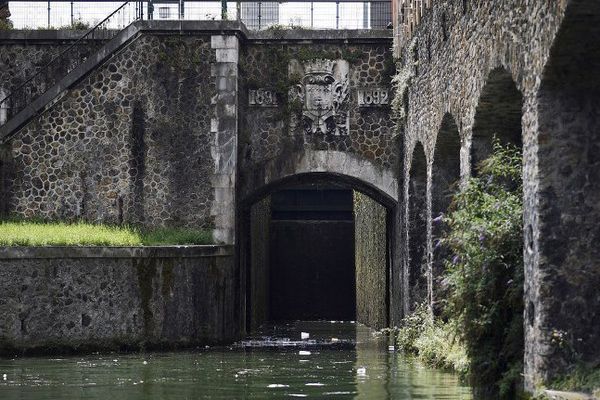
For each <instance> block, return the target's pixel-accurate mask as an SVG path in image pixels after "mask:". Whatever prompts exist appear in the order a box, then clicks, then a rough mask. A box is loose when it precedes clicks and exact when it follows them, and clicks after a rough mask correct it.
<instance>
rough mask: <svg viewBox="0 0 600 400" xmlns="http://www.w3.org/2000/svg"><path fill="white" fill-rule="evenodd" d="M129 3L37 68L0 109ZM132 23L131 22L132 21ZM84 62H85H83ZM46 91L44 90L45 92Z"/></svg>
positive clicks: (13, 91)
mask: <svg viewBox="0 0 600 400" xmlns="http://www.w3.org/2000/svg"><path fill="white" fill-rule="evenodd" d="M129 3H131V1H126V2H124V3H123V4H121V5H120V6H119V7H118V8H117V9H116V10H114V11H113V12H111V13H110V14H109V15H108V16H107V17H106V18H104V19H103V20H102V21H100V22H98V23H97V24H96V25H95V26H94V27H93V28H91V29H89V30H88V31H87V32H86V33H85V34H84V35H83V36H81V37H80V38H79V39H77V40H76V41H75V42H73V43H72V44H71V45H70V46H69V47H67V48H66V49H64V50H63V51H61V52H60V53H59V54H58V55H56V56H55V57H54V58H53V59H51V60H50V61H49V62H48V63H47V64H46V65H44V66H43V67H41V68H38V70H37V71H36V72H35V73H34V74H33V75H31V76H30V77H29V78H28V79H27V80H25V81H24V82H23V83H21V84H20V85H19V86H17V87H16V88H14V89H13V90H11V91H10V93H9V94H8V95H6V96H5V97H4V98H3V99H2V100H0V108H2V105H3V104H4V103H6V102H7V101H8V100H9V99H10V98H11V97H14V96H15V95H16V94H17V93H20V92H21V90H22V89H24V88H25V86H27V84H29V83H31V82H32V81H33V80H34V79H35V78H36V77H38V76H39V75H40V74H41V73H42V72H44V71H46V70H47V69H48V68H49V67H50V66H51V65H53V64H54V63H55V62H56V61H57V60H59V59H60V58H61V57H63V56H64V55H65V54H67V53H68V52H69V51H71V50H72V49H73V48H75V46H78V45H79V44H80V43H81V42H82V41H84V40H85V39H87V38H88V37H89V36H90V35H91V34H92V33H95V32H96V31H98V30H99V28H100V26H101V25H102V24H104V23H105V22H106V21H108V20H109V19H110V18H112V17H113V16H114V15H115V14H117V13H118V12H119V11H121V10H122V9H123V8H124V7H125V6H127V5H128V4H129ZM136 20H137V16H136V19H134V21H136ZM132 22H133V21H132ZM84 61H85V60H84ZM47 90H48V89H46V91H47ZM46 91H44V92H43V93H41V94H40V95H42V94H44V93H46ZM19 111H21V110H17V113H18V112H19ZM12 114H13V115H15V114H16V113H15V112H12Z"/></svg>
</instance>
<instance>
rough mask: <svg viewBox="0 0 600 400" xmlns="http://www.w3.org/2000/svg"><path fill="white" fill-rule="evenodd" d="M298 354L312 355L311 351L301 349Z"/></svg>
mask: <svg viewBox="0 0 600 400" xmlns="http://www.w3.org/2000/svg"><path fill="white" fill-rule="evenodd" d="M298 354H299V355H301V356H310V354H311V353H310V351H306V350H300V351H299V352H298Z"/></svg>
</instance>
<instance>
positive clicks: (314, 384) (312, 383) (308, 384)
mask: <svg viewBox="0 0 600 400" xmlns="http://www.w3.org/2000/svg"><path fill="white" fill-rule="evenodd" d="M304 386H325V384H323V383H319V382H311V383H307V384H305V385H304Z"/></svg>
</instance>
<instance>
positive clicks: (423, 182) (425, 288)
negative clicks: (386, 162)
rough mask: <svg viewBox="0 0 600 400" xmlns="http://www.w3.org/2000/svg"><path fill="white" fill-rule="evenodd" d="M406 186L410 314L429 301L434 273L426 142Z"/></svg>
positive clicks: (406, 281) (407, 301) (416, 155)
mask: <svg viewBox="0 0 600 400" xmlns="http://www.w3.org/2000/svg"><path fill="white" fill-rule="evenodd" d="M406 184H407V187H406V188H405V195H406V196H407V199H406V205H405V207H406V209H405V229H406V238H405V240H406V243H405V246H404V247H405V249H406V251H405V256H404V267H403V277H404V278H403V299H402V302H403V304H404V315H405V316H407V315H410V314H411V313H412V312H413V311H414V310H415V308H416V307H417V306H418V305H419V304H422V303H423V302H424V301H429V298H430V296H429V288H430V281H431V274H430V271H428V262H427V261H428V260H427V221H428V219H429V214H430V209H429V207H428V205H427V158H426V156H425V150H424V148H423V145H422V144H421V143H420V142H418V143H417V144H416V146H415V148H414V149H413V152H412V158H411V164H410V173H409V176H408V180H407V182H406Z"/></svg>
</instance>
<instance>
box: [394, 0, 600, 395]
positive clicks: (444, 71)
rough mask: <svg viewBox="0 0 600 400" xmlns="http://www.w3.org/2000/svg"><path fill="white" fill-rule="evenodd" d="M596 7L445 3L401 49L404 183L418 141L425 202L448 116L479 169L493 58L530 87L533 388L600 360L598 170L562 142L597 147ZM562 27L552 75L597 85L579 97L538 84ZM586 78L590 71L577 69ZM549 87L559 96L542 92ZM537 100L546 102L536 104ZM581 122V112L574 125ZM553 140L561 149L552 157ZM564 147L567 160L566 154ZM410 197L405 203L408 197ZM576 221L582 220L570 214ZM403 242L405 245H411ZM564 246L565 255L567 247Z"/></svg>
mask: <svg viewBox="0 0 600 400" xmlns="http://www.w3.org/2000/svg"><path fill="white" fill-rule="evenodd" d="M598 15H600V7H599V3H598V2H593V1H583V0H570V1H557V2H547V1H540V0H526V1H521V0H519V1H517V0H499V1H493V2H491V1H490V2H441V1H438V2H435V4H434V6H433V9H432V11H431V12H429V13H427V14H426V15H425V16H424V18H423V20H422V22H421V25H420V26H419V27H418V29H417V31H416V34H415V36H414V38H413V42H412V43H410V44H409V45H407V46H406V47H405V48H404V49H403V50H402V62H401V66H400V67H399V68H400V70H401V71H403V74H402V75H403V77H404V78H403V80H404V82H403V83H407V84H408V90H407V92H406V95H405V96H403V98H404V100H405V101H404V102H403V103H404V104H403V108H404V110H405V111H407V118H406V124H405V125H406V126H405V137H404V139H405V146H404V157H403V159H404V166H403V177H404V179H403V180H404V185H405V189H404V192H405V193H407V191H408V189H407V187H408V186H409V185H410V182H411V179H412V176H410V167H411V165H410V160H411V156H412V153H413V149H414V148H415V146H416V143H417V142H420V143H422V144H423V147H424V149H425V153H426V158H427V171H428V179H427V203H428V205H429V204H431V198H432V192H435V190H436V189H435V188H432V178H431V171H432V168H431V166H432V165H434V164H436V163H437V162H438V161H439V160H438V159H437V158H436V157H435V156H434V148H435V145H436V140H439V139H437V135H438V132H440V125H441V124H442V118H443V117H444V115H445V114H447V113H450V114H451V115H452V116H453V118H454V120H455V121H456V125H457V127H458V130H459V133H460V136H461V150H460V156H461V157H460V158H461V174H462V177H463V179H464V178H466V177H467V176H468V175H469V174H470V171H471V165H470V148H471V142H472V131H473V127H474V125H476V123H477V121H476V120H475V118H476V117H475V116H476V110H477V107H478V105H479V98H480V95H481V93H482V91H483V88H484V86H485V85H486V82H487V79H488V76H489V75H490V72H491V71H492V70H494V69H497V68H503V69H504V70H506V71H508V73H509V74H510V75H511V76H512V79H513V80H514V83H515V84H516V87H517V89H518V90H519V92H520V93H521V94H522V96H523V108H522V120H521V121H522V130H523V152H524V171H523V174H524V191H525V198H524V208H525V211H524V214H525V215H524V227H525V237H526V243H525V244H526V246H525V247H526V251H525V274H526V287H525V290H526V302H527V304H528V305H527V307H526V321H527V324H526V339H525V340H526V355H525V361H526V367H525V380H526V386H527V388H528V389H529V390H532V389H533V388H534V386H535V385H537V384H539V383H541V382H543V381H547V380H548V379H551V378H552V377H553V376H555V375H556V374H558V373H560V372H562V373H564V372H565V371H567V370H568V368H567V367H568V366H572V365H574V364H575V363H577V362H579V361H584V360H585V361H587V362H592V363H593V362H596V363H597V362H598V360H600V352H599V349H600V341H599V338H598V324H597V322H592V321H593V320H595V321H598V319H599V318H600V316H599V315H598V313H599V312H600V307H598V295H597V290H596V291H595V292H596V294H592V292H594V290H595V289H593V288H594V287H597V282H598V277H599V276H600V269H599V268H598V266H597V262H596V261H597V259H594V256H593V254H596V253H597V252H595V250H593V246H591V245H590V244H589V241H588V239H587V238H589V237H594V234H593V231H594V230H593V228H592V227H591V226H587V225H585V224H582V222H583V221H594V220H597V217H598V216H600V213H598V210H597V206H591V202H590V201H591V199H593V198H595V196H596V195H597V190H595V189H594V188H595V187H596V185H597V184H596V183H594V179H593V176H591V175H590V174H589V171H590V170H593V169H594V167H591V165H593V163H594V161H593V160H592V159H591V158H589V156H586V157H588V158H583V160H586V161H585V162H584V163H581V162H576V161H575V160H576V159H578V158H577V157H579V156H575V154H577V153H578V150H575V151H574V153H565V152H564V150H565V149H568V148H573V147H574V148H575V149H582V148H583V147H582V146H585V148H586V149H589V151H590V152H591V153H586V154H590V155H591V154H594V153H593V150H592V149H593V148H595V147H596V146H597V145H598V141H597V140H596V139H594V138H592V136H591V132H593V130H594V129H596V130H597V126H596V125H597V122H596V123H595V122H593V121H596V120H597V117H594V115H597V113H598V107H597V106H598V91H597V90H596V89H595V88H597V86H596V85H597V82H598V80H597V79H598V77H597V75H596V74H594V73H591V72H590V71H594V70H595V71H597V70H598V65H599V63H598V55H597V54H598V50H597V43H598V40H600V36H599V34H598V30H597V26H598ZM559 29H562V31H564V35H563V36H564V37H567V39H565V40H566V42H565V44H564V46H562V50H560V49H555V52H556V51H559V53H558V54H555V55H553V56H552V57H553V58H554V57H559V60H558V62H557V64H558V69H557V74H555V75H554V78H553V79H554V80H557V81H559V82H560V81H562V82H563V83H564V85H565V86H569V84H568V82H573V81H578V82H580V83H583V82H586V83H585V84H584V85H583V86H588V85H590V86H588V89H587V90H586V91H585V96H579V98H578V96H567V98H569V99H571V100H572V101H571V100H568V101H567V100H564V99H563V100H559V98H558V96H556V94H557V93H561V91H560V90H559V91H555V92H553V91H552V90H550V91H546V92H540V86H541V85H542V84H543V83H544V82H545V81H546V80H547V77H545V76H544V69H545V68H546V66H547V65H548V64H549V60H550V61H551V62H552V60H551V58H550V56H551V49H552V46H553V44H555V47H556V46H558V44H556V41H555V38H556V37H557V32H558V31H559ZM584 32H585V33H584ZM593 43H596V45H595V46H594V45H593ZM582 49H584V50H582ZM565 60H570V62H565ZM578 70H579V71H578ZM578 76H580V77H583V78H582V79H583V80H579V79H578V78H575V79H573V78H574V77H578ZM551 93H554V96H551V98H548V97H546V96H548V95H550V94H551ZM565 93H566V92H565ZM572 93H574V92H572ZM501 95H502V93H499V96H501ZM577 98H578V100H576V99H577ZM585 99H587V100H585ZM552 103H553V105H551V104H552ZM559 103H561V104H560V105H559ZM492 107H493V104H492ZM540 107H542V108H544V109H545V110H548V111H549V112H546V113H543V112H540V111H539V110H540ZM546 107H547V108H546ZM557 115H558V116H557ZM553 116H554V117H553ZM552 120H554V122H552ZM569 121H571V122H569ZM574 121H578V122H577V123H575V124H573V123H572V122H574ZM586 121H587V122H586ZM569 124H571V125H569ZM594 124H595V125H594ZM442 131H443V130H442ZM583 138H585V139H583ZM582 140H583V142H582ZM584 143H585V145H584ZM549 148H551V149H552V150H551V152H556V153H557V154H558V153H560V154H562V157H554V158H552V157H548V155H549V153H548V149H549ZM543 157H545V158H543ZM565 157H566V159H565V160H564V162H562V161H560V160H562V158H565ZM592 157H593V156H592ZM579 159H580V160H582V159H581V158H579ZM442 162H443V161H442ZM561 166H562V168H563V169H562V172H558V171H557V173H553V172H552V170H553V169H559V171H560V168H561ZM548 189H550V190H548ZM576 199H577V200H576ZM551 204H552V206H550V205H551ZM584 204H586V205H585V206H584ZM403 207H407V203H406V202H405V203H404V205H403ZM428 209H431V207H429V206H428ZM584 210H585V212H584ZM582 212H584V214H585V215H586V217H585V218H580V217H577V216H578V215H579V216H582ZM404 215H408V213H404ZM578 218H579V219H578ZM578 220H579V221H580V222H574V221H578ZM570 221H573V222H574V223H575V224H577V225H578V229H576V230H571V229H570V228H569V229H567V226H569V224H570V223H571V222H570ZM427 223H428V228H427V230H428V232H431V226H430V225H431V216H429V217H428V218H427ZM567 230H568V231H569V232H571V235H570V236H569V234H567ZM590 235H591V236H590ZM428 236H429V238H430V237H431V235H428ZM430 241H431V239H429V243H422V246H423V247H424V248H426V249H427V251H430V249H431V248H432V246H431V243H430ZM575 243H577V245H575ZM564 246H567V247H568V248H570V249H571V250H570V251H569V253H568V254H570V255H569V256H561V257H556V254H555V253H556V250H558V249H563V248H564ZM572 246H573V247H572ZM403 248H404V249H406V244H405V245H404V246H403ZM552 249H554V250H552ZM560 253H561V254H563V255H566V254H567V253H566V250H565V251H562V250H561V251H560ZM553 254H554V255H553ZM428 259H429V260H431V257H428ZM566 271H568V273H565V272H566ZM586 293H587V294H586ZM575 310H577V311H575ZM557 337H559V338H560V339H557ZM565 349H571V350H569V351H565Z"/></svg>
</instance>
